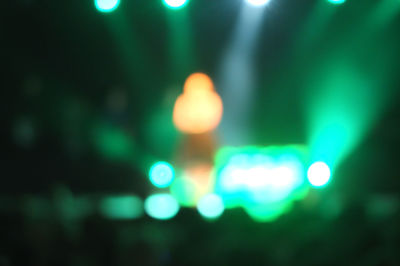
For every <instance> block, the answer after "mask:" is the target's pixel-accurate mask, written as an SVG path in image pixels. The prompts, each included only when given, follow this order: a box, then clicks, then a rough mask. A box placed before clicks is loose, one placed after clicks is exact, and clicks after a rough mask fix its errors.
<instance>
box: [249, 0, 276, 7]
mask: <svg viewBox="0 0 400 266" xmlns="http://www.w3.org/2000/svg"><path fill="white" fill-rule="evenodd" d="M269 1H271V0H246V2H247V3H249V4H250V5H252V6H264V5H266V4H268V3H269Z"/></svg>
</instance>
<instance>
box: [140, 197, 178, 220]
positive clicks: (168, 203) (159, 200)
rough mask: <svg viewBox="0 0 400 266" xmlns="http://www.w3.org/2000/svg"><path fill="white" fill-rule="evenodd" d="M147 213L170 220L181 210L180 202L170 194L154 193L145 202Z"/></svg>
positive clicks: (160, 218) (156, 217)
mask: <svg viewBox="0 0 400 266" xmlns="http://www.w3.org/2000/svg"><path fill="white" fill-rule="evenodd" d="M144 209H145V211H146V213H147V214H148V215H149V216H150V217H153V218H155V219H159V220H168V219H171V218H173V217H174V216H175V215H176V214H177V213H178V211H179V204H178V202H177V201H176V199H175V198H174V197H173V196H171V195H170V194H154V195H151V196H149V197H148V198H147V199H146V200H145V202H144Z"/></svg>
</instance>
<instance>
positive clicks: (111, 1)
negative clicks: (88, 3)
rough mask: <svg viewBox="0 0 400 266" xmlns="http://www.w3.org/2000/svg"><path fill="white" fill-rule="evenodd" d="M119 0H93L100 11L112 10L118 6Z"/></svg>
mask: <svg viewBox="0 0 400 266" xmlns="http://www.w3.org/2000/svg"><path fill="white" fill-rule="evenodd" d="M119 2H120V0H95V1H94V4H95V6H96V8H97V10H98V11H100V12H105V13H107V12H112V11H114V10H115V9H117V7H118V6H119Z"/></svg>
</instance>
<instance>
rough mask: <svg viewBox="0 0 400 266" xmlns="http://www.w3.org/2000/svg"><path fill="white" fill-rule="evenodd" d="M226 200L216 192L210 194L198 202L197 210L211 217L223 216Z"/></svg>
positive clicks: (206, 216) (204, 215)
mask: <svg viewBox="0 0 400 266" xmlns="http://www.w3.org/2000/svg"><path fill="white" fill-rule="evenodd" d="M224 208H225V207H224V202H223V201H222V199H221V197H220V196H218V195H216V194H208V195H205V196H203V197H202V198H201V199H200V200H199V202H198V204H197V210H198V211H199V213H200V214H201V215H202V216H203V217H205V218H209V219H215V218H218V217H219V216H221V214H222V213H223V212H224Z"/></svg>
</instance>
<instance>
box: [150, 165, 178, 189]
mask: <svg viewBox="0 0 400 266" xmlns="http://www.w3.org/2000/svg"><path fill="white" fill-rule="evenodd" d="M149 176H150V181H151V183H152V184H153V185H154V186H156V187H158V188H165V187H168V186H169V185H170V184H171V183H172V181H173V180H174V177H175V172H174V168H173V167H172V165H170V164H169V163H167V162H157V163H155V164H154V165H153V166H152V167H151V168H150V172H149Z"/></svg>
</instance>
